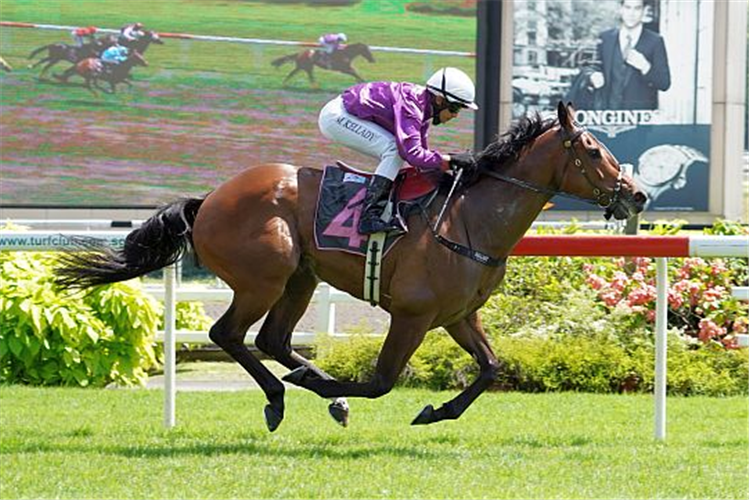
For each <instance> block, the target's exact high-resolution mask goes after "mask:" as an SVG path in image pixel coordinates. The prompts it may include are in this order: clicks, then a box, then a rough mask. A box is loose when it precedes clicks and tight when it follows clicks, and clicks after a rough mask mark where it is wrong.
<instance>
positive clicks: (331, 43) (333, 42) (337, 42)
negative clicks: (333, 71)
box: [317, 33, 348, 67]
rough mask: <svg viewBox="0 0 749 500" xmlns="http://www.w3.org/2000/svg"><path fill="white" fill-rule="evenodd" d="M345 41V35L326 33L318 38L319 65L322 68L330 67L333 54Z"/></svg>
mask: <svg viewBox="0 0 749 500" xmlns="http://www.w3.org/2000/svg"><path fill="white" fill-rule="evenodd" d="M347 40H348V39H347V38H346V34H345V33H328V34H325V35H322V36H321V37H320V38H318V39H317V42H318V43H319V44H320V48H319V49H318V53H319V54H320V60H319V62H320V64H322V66H323V67H330V62H331V57H332V56H333V53H335V51H336V50H338V49H339V48H340V46H341V44H342V43H346V41H347Z"/></svg>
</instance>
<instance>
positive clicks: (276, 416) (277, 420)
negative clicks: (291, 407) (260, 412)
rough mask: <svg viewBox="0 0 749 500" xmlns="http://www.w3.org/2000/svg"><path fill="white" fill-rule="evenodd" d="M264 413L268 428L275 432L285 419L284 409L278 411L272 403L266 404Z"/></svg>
mask: <svg viewBox="0 0 749 500" xmlns="http://www.w3.org/2000/svg"><path fill="white" fill-rule="evenodd" d="M264 413H265V425H267V426H268V430H269V431H270V432H273V431H275V430H276V429H278V426H279V425H281V421H282V420H283V411H278V410H276V409H275V408H273V407H272V406H271V405H265V410H264Z"/></svg>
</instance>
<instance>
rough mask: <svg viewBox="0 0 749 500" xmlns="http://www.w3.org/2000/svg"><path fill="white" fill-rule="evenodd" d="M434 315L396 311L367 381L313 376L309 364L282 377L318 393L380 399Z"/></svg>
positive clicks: (386, 391) (325, 395)
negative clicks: (406, 313)
mask: <svg viewBox="0 0 749 500" xmlns="http://www.w3.org/2000/svg"><path fill="white" fill-rule="evenodd" d="M433 319H434V317H433V316H431V315H429V316H407V315H401V314H393V316H392V318H391V321H390V330H389V331H388V334H387V338H385V343H384V344H383V345H382V349H381V350H380V355H379V356H378V358H377V366H376V367H375V372H374V375H373V376H372V378H371V379H370V380H369V381H367V382H340V381H337V380H323V379H320V378H318V377H310V376H309V375H310V372H309V370H308V369H307V368H306V367H300V368H297V369H296V370H294V371H293V372H291V373H289V374H288V375H286V376H285V377H283V380H285V381H287V382H291V383H293V384H296V385H299V386H301V387H304V388H306V389H309V390H311V391H313V392H315V393H316V394H318V395H319V396H323V397H326V398H332V397H342V396H351V397H364V398H378V397H380V396H383V395H385V394H387V393H388V392H390V390H391V389H392V388H393V387H394V386H395V382H396V381H397V380H398V376H399V375H400V373H401V372H402V371H403V368H405V366H406V363H408V360H409V359H411V356H412V355H413V353H414V351H416V348H418V347H419V345H420V344H421V342H422V341H423V340H424V335H425V334H426V332H427V328H429V326H430V325H431V323H432V320H433Z"/></svg>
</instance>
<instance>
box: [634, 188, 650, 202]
mask: <svg viewBox="0 0 749 500" xmlns="http://www.w3.org/2000/svg"><path fill="white" fill-rule="evenodd" d="M634 200H635V202H637V203H639V204H641V205H644V204H645V202H646V201H648V197H647V196H646V195H645V193H643V192H642V191H638V192H636V193H635V195H634Z"/></svg>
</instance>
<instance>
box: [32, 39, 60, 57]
mask: <svg viewBox="0 0 749 500" xmlns="http://www.w3.org/2000/svg"><path fill="white" fill-rule="evenodd" d="M53 45H55V44H54V43H50V44H48V45H45V46H43V47H39V48H38V49H36V50H34V51H33V52H32V53H31V54H29V57H28V58H27V59H33V58H34V56H35V55H37V54H38V53H39V52H41V51H43V50H47V49H48V48H50V47H52V46H53Z"/></svg>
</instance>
